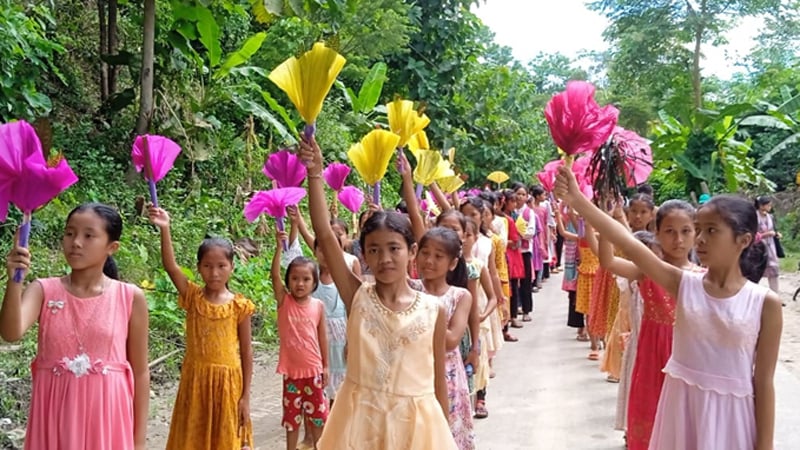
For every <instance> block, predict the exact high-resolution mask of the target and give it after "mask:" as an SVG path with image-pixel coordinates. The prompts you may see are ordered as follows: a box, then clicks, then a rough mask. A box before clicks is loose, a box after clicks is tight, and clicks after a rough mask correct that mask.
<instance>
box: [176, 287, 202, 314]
mask: <svg viewBox="0 0 800 450" xmlns="http://www.w3.org/2000/svg"><path fill="white" fill-rule="evenodd" d="M201 295H203V290H202V288H201V287H200V286H198V285H197V284H195V283H192V282H191V281H190V282H189V284H188V286H187V289H186V293H185V294H183V295H178V306H180V307H181V309H182V310H184V311H188V310H189V308H190V307H191V306H192V304H193V303H194V302H195V301H196V300H197V299H198V298H199V297H200V296H201Z"/></svg>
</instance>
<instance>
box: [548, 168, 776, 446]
mask: <svg viewBox="0 0 800 450" xmlns="http://www.w3.org/2000/svg"><path fill="white" fill-rule="evenodd" d="M556 186H557V187H556V191H557V192H558V194H559V195H560V196H561V197H562V198H564V199H565V200H566V201H568V202H569V203H571V204H572V205H573V206H574V207H575V209H577V210H578V211H580V212H581V214H583V215H584V217H586V219H587V220H588V221H590V222H592V224H593V225H594V226H595V228H596V229H598V230H599V231H600V232H601V233H602V234H603V235H605V236H606V237H607V238H608V239H611V241H612V242H613V244H614V245H615V246H617V248H619V249H620V250H622V251H623V252H624V253H625V254H626V255H627V256H628V257H629V258H630V259H631V260H632V261H633V262H635V263H636V264H637V265H638V267H640V268H641V270H642V271H643V272H644V273H645V274H646V275H647V276H648V277H650V278H652V280H653V281H654V282H655V283H657V284H658V285H660V286H663V288H664V289H665V290H666V292H667V294H669V295H670V296H671V297H673V298H677V299H678V302H677V321H676V324H675V339H674V342H673V353H672V356H671V357H670V358H669V361H668V363H667V365H666V367H665V368H664V371H665V372H666V375H667V376H666V380H665V382H664V387H663V390H662V395H661V397H660V400H659V404H658V414H657V416H656V420H655V422H656V423H655V426H654V427H653V432H652V437H651V440H650V444H649V448H650V449H655V450H658V449H676V448H680V449H716V448H720V449H721V448H724V449H735V450H739V449H742V450H750V449H771V448H773V438H774V427H775V387H774V380H773V379H774V374H775V366H776V364H777V358H778V348H779V346H780V337H781V328H782V325H783V321H782V311H781V302H780V298H779V297H778V295H777V294H776V293H774V292H771V291H769V290H767V289H765V288H763V287H759V286H758V285H756V284H754V283H752V282H751V281H749V280H750V279H753V278H755V279H757V278H759V277H760V275H761V274H759V273H750V271H751V269H752V267H753V265H752V264H750V262H749V254H750V253H751V252H754V251H763V249H754V248H753V242H754V241H755V237H756V233H757V232H758V218H757V216H756V211H755V208H754V207H753V205H751V204H750V203H749V202H747V201H745V200H743V199H740V198H736V197H732V196H718V197H714V198H712V199H711V200H710V201H709V202H707V203H705V204H704V205H703V206H701V207H700V209H699V211H698V213H697V220H696V222H695V223H696V241H697V248H696V250H697V256H698V258H699V259H700V262H701V263H702V264H703V265H705V266H706V267H707V268H708V271H707V272H706V273H698V272H696V271H685V270H683V268H681V267H676V266H675V265H674V264H671V263H670V261H664V260H662V259H660V258H658V257H657V256H656V255H654V254H653V252H652V251H650V249H648V248H647V247H646V246H644V245H643V244H642V243H640V242H639V241H638V240H637V239H636V238H634V237H633V236H631V235H630V234H629V233H628V232H627V230H625V228H624V227H622V226H621V225H619V224H617V223H616V222H614V220H613V219H611V218H610V217H608V216H606V214H604V213H603V212H602V211H600V210H599V209H597V208H596V207H594V206H593V205H592V204H591V203H590V202H588V201H586V200H585V199H584V198H583V196H582V195H581V193H580V190H579V188H578V185H577V183H576V181H575V177H574V175H572V174H571V172H570V171H569V170H559V175H558V179H557V181H556ZM662 208H663V206H662ZM660 214H661V208H660V209H659V215H660ZM662 226H663V224H662ZM675 243H676V242H675V241H672V242H669V241H668V242H666V245H665V242H662V243H661V244H662V247H664V248H663V250H664V253H665V254H666V253H667V252H668V251H671V249H669V250H668V248H669V247H670V244H675ZM759 245H761V244H759ZM643 324H644V322H643ZM641 350H642V348H641V346H640V348H639V351H640V353H641ZM755 399H758V402H756V401H755Z"/></svg>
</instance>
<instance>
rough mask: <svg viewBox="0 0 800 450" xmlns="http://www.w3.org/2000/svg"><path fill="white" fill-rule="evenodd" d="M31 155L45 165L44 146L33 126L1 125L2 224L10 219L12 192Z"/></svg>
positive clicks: (0, 197) (0, 185)
mask: <svg viewBox="0 0 800 450" xmlns="http://www.w3.org/2000/svg"><path fill="white" fill-rule="evenodd" d="M31 155H39V158H41V164H43V163H44V154H43V153H42V144H41V142H39V137H38V136H37V135H36V131H35V130H34V129H33V127H32V126H31V124H29V123H28V122H25V121H24V120H20V121H17V122H11V123H6V124H3V125H0V222H3V221H5V220H6V218H7V217H8V204H9V202H10V201H11V197H10V196H11V191H12V189H13V186H14V184H16V183H18V182H19V180H21V176H22V173H23V171H24V165H25V161H26V159H27V158H28V157H29V156H31Z"/></svg>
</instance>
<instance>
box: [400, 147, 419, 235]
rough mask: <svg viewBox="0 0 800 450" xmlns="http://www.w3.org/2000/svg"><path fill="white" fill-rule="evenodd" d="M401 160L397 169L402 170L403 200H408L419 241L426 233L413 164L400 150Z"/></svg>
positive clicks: (412, 228) (412, 223)
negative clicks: (413, 173) (413, 175)
mask: <svg viewBox="0 0 800 450" xmlns="http://www.w3.org/2000/svg"><path fill="white" fill-rule="evenodd" d="M398 155H399V156H398V157H399V158H400V161H399V162H398V168H397V170H399V171H400V176H401V177H402V179H403V185H402V186H401V189H402V194H403V200H405V202H406V208H407V209H408V218H409V220H411V230H412V231H413V233H414V240H415V241H417V242H419V241H420V240H422V236H423V235H424V234H425V224H424V223H423V222H422V215H421V214H420V210H419V203H418V202H417V194H416V193H415V192H414V178H413V177H412V176H411V164H409V163H408V159H406V155H405V154H404V153H403V152H398Z"/></svg>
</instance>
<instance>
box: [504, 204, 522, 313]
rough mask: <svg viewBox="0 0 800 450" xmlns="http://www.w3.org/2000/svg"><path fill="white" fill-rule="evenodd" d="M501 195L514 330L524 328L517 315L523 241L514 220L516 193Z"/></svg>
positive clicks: (519, 299) (519, 305)
mask: <svg viewBox="0 0 800 450" xmlns="http://www.w3.org/2000/svg"><path fill="white" fill-rule="evenodd" d="M501 195H502V196H503V199H504V202H503V206H502V208H503V209H502V214H503V216H504V218H505V220H506V221H507V223H508V225H507V230H508V245H507V246H506V258H507V260H508V276H509V279H510V283H509V285H510V286H511V326H512V327H513V328H522V324H521V323H520V322H519V321H518V320H517V315H518V314H519V308H520V307H521V306H522V303H521V301H522V300H521V298H520V296H521V292H520V285H521V283H522V279H523V278H524V277H525V267H524V264H523V261H522V252H521V251H520V249H521V245H522V239H521V237H520V234H519V230H518V229H517V226H516V223H515V221H514V219H513V218H512V213H515V209H516V207H517V196H516V194H515V193H514V191H511V190H508V189H506V190H505V191H504V192H503V193H502V194H501Z"/></svg>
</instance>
